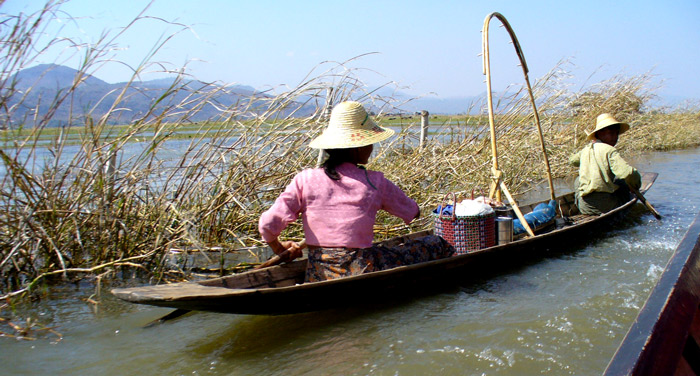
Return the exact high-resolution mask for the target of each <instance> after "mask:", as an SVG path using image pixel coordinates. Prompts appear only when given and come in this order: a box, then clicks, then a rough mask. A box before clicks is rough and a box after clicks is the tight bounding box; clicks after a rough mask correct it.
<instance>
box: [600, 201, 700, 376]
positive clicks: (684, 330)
mask: <svg viewBox="0 0 700 376" xmlns="http://www.w3.org/2000/svg"><path fill="white" fill-rule="evenodd" d="M699 344H700V214H698V216H697V217H695V221H694V222H693V224H692V225H691V226H690V228H689V229H688V232H686V234H685V237H684V238H683V240H681V242H680V244H679V245H678V248H676V252H675V253H674V254H673V256H672V257H671V260H670V261H669V262H668V265H666V269H665V270H664V272H663V274H661V278H659V282H658V283H657V284H656V286H655V287H654V289H653V290H652V292H651V294H650V295H649V299H648V300H647V301H646V303H645V304H644V307H642V310H641V311H640V312H639V315H638V316H637V319H636V320H635V321H634V323H633V324H632V327H631V328H630V330H629V332H627V335H626V336H625V339H624V340H623V341H622V344H621V345H620V347H619V348H618V349H617V352H616V353H615V355H614V357H613V359H612V360H611V361H610V363H609V364H608V367H607V369H606V371H605V375H609V376H613V375H615V376H618V375H634V376H641V375H650V376H651V375H658V376H666V375H700V346H699Z"/></svg>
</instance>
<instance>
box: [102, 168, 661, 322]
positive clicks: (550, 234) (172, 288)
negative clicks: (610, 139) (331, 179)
mask: <svg viewBox="0 0 700 376" xmlns="http://www.w3.org/2000/svg"><path fill="white" fill-rule="evenodd" d="M656 176H657V174H656V173H644V174H643V175H642V189H641V191H642V192H645V191H646V190H648V189H649V188H650V187H651V185H652V184H653V183H654V180H655V179H656ZM636 201H637V198H636V197H634V196H632V195H630V201H628V202H627V203H626V204H624V205H622V206H620V207H618V208H616V209H614V210H613V211H611V212H608V213H606V214H603V215H600V216H586V215H580V214H578V210H577V208H576V205H575V204H574V197H573V194H572V193H569V194H567V195H564V196H561V197H559V198H557V202H558V204H559V207H560V209H561V213H563V215H564V217H559V218H557V219H556V221H555V223H553V224H552V225H551V226H549V227H548V228H545V229H541V230H540V232H539V233H538V234H537V235H536V236H534V237H527V238H523V239H520V240H516V241H513V242H510V243H507V244H503V245H497V246H493V247H489V248H484V249H481V250H478V251H474V252H471V253H468V254H464V255H458V256H453V257H450V258H446V259H441V260H435V261H429V262H425V263H421V264H415V265H408V266H401V267H398V268H394V269H389V270H382V271H377V272H372V273H366V274H362V275H357V276H352V277H346V278H340V279H335V280H328V281H322V282H313V283H304V273H305V269H306V260H299V261H294V262H291V263H288V264H283V265H279V266H274V267H270V268H267V269H259V270H253V271H248V272H244V273H240V274H236V275H231V276H227V277H222V278H216V279H211V280H206V281H200V282H184V283H176V284H170V285H157V286H145V287H137V288H121V289H114V290H112V293H113V294H114V295H116V296H117V297H119V298H121V299H123V300H126V301H129V302H132V303H139V304H149V305H154V306H162V307H173V308H178V309H180V310H199V311H213V312H222V313H239V314H266V315H275V314H290V313H299V312H307V311H316V310H322V309H328V308H337V307H342V306H344V305H347V304H352V303H356V302H358V301H362V302H367V301H372V300H374V299H378V300H385V299H387V298H389V297H392V296H396V295H397V294H408V295H413V294H415V293H416V292H417V291H418V290H421V289H428V288H431V287H445V286H450V285H454V284H453V282H455V281H456V280H457V281H458V280H464V279H465V278H469V277H470V276H473V275H474V274H475V273H477V272H478V271H479V270H484V269H497V268H503V265H504V264H507V263H508V262H512V263H513V264H514V265H517V264H521V263H522V260H523V259H524V258H531V257H535V256H536V255H540V257H541V255H547V254H551V253H555V252H561V251H565V250H566V249H567V248H568V247H567V246H566V245H565V244H567V243H570V242H571V240H572V239H575V237H576V236H577V235H579V234H582V233H587V232H590V231H597V230H598V231H604V230H606V229H609V228H610V226H609V225H610V224H611V223H612V222H614V221H616V220H618V219H620V218H621V217H623V216H624V215H625V214H626V213H627V212H628V210H629V209H630V208H631V207H632V205H634V204H635V202H636ZM535 206H536V204H532V205H529V206H521V210H522V211H523V212H524V213H528V212H530V211H532V209H533V208H534V207H535ZM560 215H561V214H560ZM430 233H431V231H422V232H417V233H413V234H410V235H407V236H403V237H397V238H394V239H390V240H387V241H386V242H384V244H386V245H389V246H391V245H396V244H401V243H402V242H405V241H406V240H408V239H411V238H416V237H420V236H425V235H427V234H430ZM488 265H495V267H494V268H489V267H488Z"/></svg>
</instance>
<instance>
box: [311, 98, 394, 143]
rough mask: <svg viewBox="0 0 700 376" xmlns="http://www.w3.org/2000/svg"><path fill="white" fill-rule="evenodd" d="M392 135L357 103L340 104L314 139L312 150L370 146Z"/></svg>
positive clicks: (391, 132)
mask: <svg viewBox="0 0 700 376" xmlns="http://www.w3.org/2000/svg"><path fill="white" fill-rule="evenodd" d="M393 134H394V130H393V129H388V128H382V127H380V126H378V125H377V124H376V123H375V122H374V121H373V120H372V118H370V117H369V114H368V113H367V111H366V110H365V108H364V106H362V104H360V103H358V102H342V103H339V104H338V105H337V106H335V107H334V108H333V111H332V112H331V119H330V121H329V122H328V127H327V128H326V129H325V130H324V131H323V133H321V135H320V136H318V137H316V138H315V139H314V140H313V141H311V144H309V146H310V147H312V148H314V149H348V148H356V147H360V146H367V145H372V144H374V143H375V142H379V141H383V140H386V139H387V138H389V137H391V135H393Z"/></svg>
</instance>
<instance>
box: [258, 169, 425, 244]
mask: <svg viewBox="0 0 700 376" xmlns="http://www.w3.org/2000/svg"><path fill="white" fill-rule="evenodd" d="M336 171H337V172H338V174H339V175H340V180H332V179H331V178H329V177H328V176H327V175H326V173H325V172H324V171H323V169H322V168H315V169H308V170H304V171H302V172H300V173H299V174H297V175H296V176H295V177H294V179H293V180H292V182H291V183H290V184H289V185H288V186H287V188H286V189H285V191H284V192H283V193H282V194H281V195H280V196H279V197H278V198H277V200H275V203H274V204H273V205H272V207H271V208H270V209H268V210H267V211H266V212H265V213H263V214H262V215H261V216H260V221H259V223H258V228H259V231H260V235H261V236H262V238H263V240H265V241H266V242H270V241H272V240H274V239H276V238H277V237H278V236H279V234H280V233H281V232H282V230H284V228H285V227H287V225H288V224H289V223H291V222H292V221H294V220H296V219H297V218H298V217H299V214H301V219H302V222H303V225H304V234H305V236H306V243H307V244H309V245H312V246H314V245H315V246H321V247H347V248H367V247H371V246H372V240H373V239H374V232H373V227H374V222H375V220H376V216H377V212H378V211H379V209H382V210H385V211H387V212H389V213H391V214H393V215H395V216H397V217H399V218H401V219H403V220H404V222H406V223H407V224H408V223H410V222H411V221H412V220H413V219H414V218H416V217H417V216H418V213H419V212H420V209H419V208H418V205H417V204H416V202H415V201H413V200H412V199H410V198H409V197H408V196H406V194H405V193H404V192H403V191H402V190H401V189H400V188H399V187H397V186H396V185H395V184H394V183H392V182H391V181H389V180H388V179H386V178H385V177H384V174H382V173H381V172H377V171H369V170H363V169H360V168H358V167H357V166H355V165H353V164H351V163H344V164H342V165H340V166H338V167H337V168H336ZM368 180H369V181H370V182H371V184H370V183H369V182H368ZM372 186H374V187H372ZM375 187H376V189H375Z"/></svg>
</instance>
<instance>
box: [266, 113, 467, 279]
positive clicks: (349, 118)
mask: <svg viewBox="0 0 700 376" xmlns="http://www.w3.org/2000/svg"><path fill="white" fill-rule="evenodd" d="M393 133H394V131H393V130H391V129H387V128H382V127H380V126H378V125H377V124H376V123H374V121H372V119H371V118H370V117H369V114H367V111H366V110H365V108H364V107H363V106H362V104H360V103H358V102H343V103H340V104H338V105H337V106H336V107H335V108H333V111H332V112H331V118H330V121H329V124H328V128H326V129H325V130H324V132H323V133H322V134H321V135H320V136H318V137H317V138H316V139H314V140H313V141H312V142H311V144H310V146H311V147H312V148H317V149H324V150H325V151H326V153H327V154H328V158H327V159H326V161H325V162H324V163H323V165H322V166H321V167H320V168H315V169H307V170H304V171H302V172H300V173H299V174H297V175H296V176H295V177H294V179H293V180H292V182H291V183H290V184H289V186H287V188H286V189H285V191H284V192H283V193H282V194H281V195H280V196H279V197H278V198H277V200H276V201H275V203H274V204H273V205H272V207H271V208H270V209H269V210H267V211H266V212H265V213H263V214H262V216H260V221H259V230H260V235H261V236H262V238H263V240H265V242H267V243H268V244H269V246H270V247H271V248H272V250H273V251H274V252H275V253H276V254H281V253H283V252H284V251H286V250H289V251H290V253H291V256H290V257H289V258H288V259H287V260H292V259H294V258H297V257H301V255H302V253H301V247H300V246H299V244H297V243H295V242H291V241H280V240H279V238H278V237H279V235H280V233H281V232H282V230H284V228H285V227H287V225H288V224H289V223H291V222H293V221H294V220H296V219H297V218H298V217H299V215H301V219H302V223H303V226H304V234H305V235H306V243H307V245H308V247H309V262H308V266H307V270H306V280H307V281H308V282H315V281H321V280H326V279H333V278H340V277H346V276H350V275H356V274H361V273H367V272H371V271H376V270H383V269H390V268H393V267H397V266H401V265H409V264H414V263H418V262H424V261H429V260H434V259H438V258H443V257H448V256H451V255H452V253H453V252H454V249H453V248H452V247H451V246H450V245H449V243H447V242H446V241H445V240H444V239H442V238H440V237H438V236H427V237H424V238H421V239H417V240H415V241H413V242H409V243H406V244H402V245H400V246H397V247H392V248H388V247H383V246H377V245H373V244H372V241H373V239H374V232H373V228H374V222H375V219H376V215H377V212H378V211H379V210H380V209H381V210H385V211H387V212H389V213H391V214H393V215H395V216H397V217H399V218H401V219H403V220H404V222H405V223H406V224H408V223H410V222H411V221H413V220H414V219H416V218H418V217H419V216H420V210H419V208H418V205H417V204H416V202H415V201H413V200H412V199H410V198H409V197H408V196H406V194H405V193H404V192H403V191H402V190H401V189H400V188H399V187H397V186H396V185H395V184H394V183H392V182H391V181H389V180H388V179H386V178H385V177H384V175H383V174H382V173H381V172H377V171H368V170H366V169H365V168H364V167H362V166H359V165H364V164H366V163H367V162H368V160H369V157H370V155H371V154H372V149H373V146H372V145H373V144H374V143H376V142H379V141H382V140H385V139H387V138H389V137H390V136H391V135H392V134H393Z"/></svg>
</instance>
